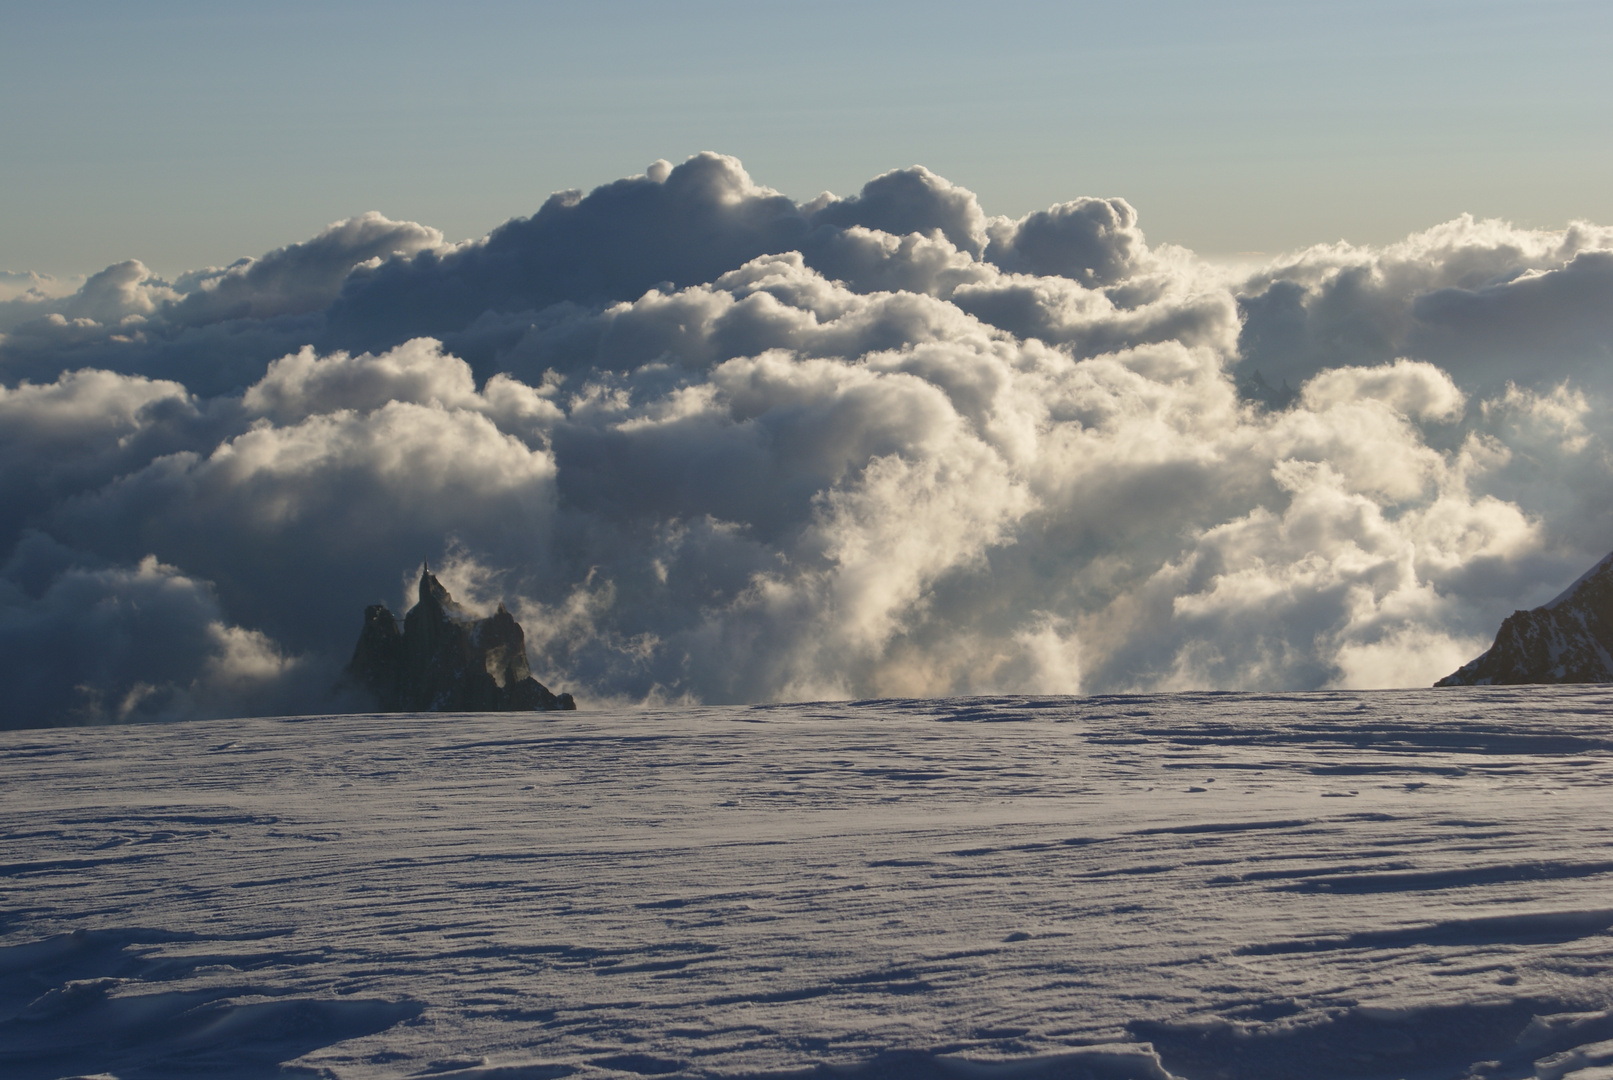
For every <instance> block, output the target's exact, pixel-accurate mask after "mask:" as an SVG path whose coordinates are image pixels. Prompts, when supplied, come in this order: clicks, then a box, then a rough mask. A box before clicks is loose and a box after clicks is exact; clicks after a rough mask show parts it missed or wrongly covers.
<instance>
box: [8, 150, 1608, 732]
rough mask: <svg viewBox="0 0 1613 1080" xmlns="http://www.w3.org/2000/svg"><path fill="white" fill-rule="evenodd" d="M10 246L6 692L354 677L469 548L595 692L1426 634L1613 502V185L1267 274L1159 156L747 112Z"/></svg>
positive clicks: (287, 695)
mask: <svg viewBox="0 0 1613 1080" xmlns="http://www.w3.org/2000/svg"><path fill="white" fill-rule="evenodd" d="M13 277H15V278H16V280H17V282H18V283H19V286H18V288H16V289H12V290H11V291H10V292H8V293H6V294H5V295H4V296H0V332H3V333H4V337H3V338H0V559H3V561H4V564H3V568H0V686H3V687H5V690H4V695H5V700H4V708H5V716H4V719H3V723H5V724H6V725H13V726H14V725H20V724H32V723H48V722H65V721H74V720H77V721H93V720H107V719H122V718H152V717H178V716H191V715H227V714H244V713H257V712H283V711H304V710H306V711H314V710H324V709H331V708H345V707H355V703H353V702H352V701H350V700H346V699H341V698H338V697H333V696H332V690H331V688H332V686H333V684H334V683H335V681H336V675H337V673H338V672H339V669H340V667H341V665H342V664H343V663H344V662H345V660H346V658H347V653H348V651H349V650H350V649H351V647H352V641H353V640H354V638H355V637H356V634H357V630H358V625H359V620H360V615H361V612H362V610H363V607H364V605H365V604H367V603H373V602H376V601H379V600H385V601H388V602H390V603H392V604H393V605H394V606H400V605H401V604H402V603H403V602H404V594H405V582H406V579H407V578H409V577H410V576H412V574H413V573H414V572H415V571H416V570H417V569H418V567H419V565H420V561H421V560H422V559H423V558H429V559H430V560H431V562H432V565H433V567H436V568H440V569H441V570H442V572H443V573H442V576H443V577H444V580H445V582H446V583H447V584H449V586H450V588H452V589H453V590H454V591H455V593H456V595H463V596H465V597H467V598H468V599H469V600H470V601H471V603H472V604H473V605H476V604H480V605H491V604H493V603H496V602H497V601H498V600H500V599H503V600H504V601H506V602H507V603H508V604H509V605H510V607H511V609H512V610H513V611H515V613H516V614H517V616H518V617H519V618H520V619H521V620H522V622H523V624H524V625H525V626H526V628H527V630H528V638H529V642H530V644H531V647H532V650H533V654H534V655H533V657H532V660H533V667H534V672H535V673H536V674H538V676H539V678H540V679H543V680H544V681H545V682H546V683H548V684H549V685H551V686H553V687H556V688H559V689H568V690H571V691H573V692H574V693H576V694H577V695H578V697H579V700H580V701H582V702H583V703H584V705H585V706H586V704H587V702H588V701H590V700H593V701H598V700H601V699H613V700H646V699H656V700H692V701H708V702H728V701H758V700H772V699H782V698H814V697H847V696H850V697H868V696H883V695H938V694H971V693H985V692H992V691H1041V692H1068V693H1076V692H1100V691H1123V690H1141V689H1152V688H1160V687H1181V688H1185V687H1222V688H1270V689H1278V688H1283V689H1302V688H1311V687H1322V686H1331V685H1349V686H1357V687H1367V686H1388V685H1407V684H1421V683H1428V682H1431V681H1432V680H1433V679H1434V678H1436V677H1438V676H1439V675H1442V674H1445V673H1446V672H1448V671H1449V670H1451V669H1453V668H1454V667H1456V666H1457V665H1458V664H1459V663H1461V662H1462V661H1465V660H1466V659H1468V658H1470V657H1471V656H1472V655H1473V654H1475V653H1476V652H1478V651H1480V650H1481V649H1482V647H1483V646H1484V645H1485V644H1486V643H1487V642H1486V640H1485V638H1486V635H1487V634H1488V633H1491V632H1493V629H1494V626H1495V625H1496V623H1497V622H1498V621H1499V619H1500V617H1501V616H1502V615H1504V614H1506V613H1507V612H1509V611H1511V610H1512V609H1513V608H1514V607H1516V606H1520V605H1526V604H1532V603H1537V602H1539V601H1541V600H1543V599H1545V598H1546V597H1547V596H1549V595H1551V594H1552V593H1553V592H1555V591H1556V590H1557V589H1559V588H1560V587H1561V586H1562V585H1563V584H1564V583H1566V581H1567V580H1569V579H1571V578H1572V577H1573V576H1574V575H1575V574H1576V573H1577V572H1578V571H1579V570H1580V569H1583V566H1584V565H1589V563H1590V562H1591V561H1594V559H1595V558H1598V557H1600V556H1601V555H1603V554H1605V553H1606V551H1607V549H1608V548H1609V547H1613V512H1610V509H1609V508H1610V507H1613V499H1610V498H1609V496H1610V495H1613V490H1610V489H1613V483H1610V479H1613V470H1610V469H1609V457H1608V435H1609V432H1608V424H1607V422H1606V421H1605V420H1604V419H1603V418H1604V417H1606V416H1607V415H1608V412H1607V409H1606V404H1607V402H1608V399H1609V395H1610V393H1613V380H1610V379H1609V377H1608V373H1609V371H1610V370H1613V369H1610V366H1609V359H1610V358H1609V356H1608V350H1609V342H1610V341H1613V321H1610V316H1609V314H1608V313H1609V312H1613V230H1610V229H1605V228H1601V227H1598V226H1592V225H1588V224H1576V225H1574V226H1572V227H1571V228H1569V229H1568V230H1567V231H1566V232H1562V233H1543V232H1531V231H1527V230H1519V229H1515V228H1512V227H1510V226H1508V225H1506V224H1504V223H1501V222H1491V221H1486V222H1476V221H1473V220H1470V219H1466V218H1464V219H1459V220H1457V221H1454V222H1450V223H1447V224H1445V225H1441V226H1438V227H1436V228H1433V229H1430V230H1429V231H1428V232H1426V233H1422V234H1418V235H1416V236H1412V237H1409V238H1407V239H1406V240H1405V241H1403V242H1401V243H1399V244H1396V245H1392V246H1390V247H1387V248H1383V249H1368V248H1355V247H1349V246H1345V245H1334V246H1327V247H1318V248H1314V249H1311V250H1309V251H1305V252H1300V253H1298V254H1296V255H1293V256H1289V257H1286V258H1283V259H1279V260H1277V261H1276V262H1274V263H1272V264H1271V265H1269V266H1267V267H1265V268H1263V269H1261V270H1260V271H1259V272H1257V273H1254V274H1241V273H1234V272H1231V271H1228V270H1226V269H1223V268H1219V267H1217V266H1214V265H1211V264H1209V263H1206V262H1204V261H1202V260H1200V259H1198V258H1197V257H1195V256H1194V255H1193V254H1192V253H1191V252H1188V251H1185V250H1182V249H1177V248H1171V247H1168V246H1165V247H1159V246H1150V245H1149V244H1148V242H1147V240H1146V238H1145V236H1144V234H1143V232H1142V231H1141V229H1140V227H1139V223H1138V216H1137V213H1136V211H1135V210H1134V209H1133V208H1132V207H1131V206H1130V205H1129V204H1127V203H1126V202H1125V201H1124V200H1122V199H1116V198H1106V199H1097V198H1080V199H1075V200H1073V201H1070V202H1066V203H1062V204H1059V205H1057V206H1054V207H1051V208H1049V209H1047V210H1045V211H1039V212H1037V213H1033V214H1030V215H1027V216H1026V217H1024V218H1021V219H1018V220H1011V219H1008V218H1002V217H990V216H988V215H987V214H986V213H985V212H984V210H983V209H982V208H981V207H980V206H979V204H978V202H977V200H976V199H975V197H974V196H973V194H971V193H970V192H969V191H967V190H965V189H963V188H960V187H958V186H956V185H954V184H951V183H949V182H948V181H946V180H944V179H942V178H940V177H938V176H935V175H934V174H932V173H930V172H929V171H927V170H925V169H923V168H912V169H905V170H899V171H896V172H892V173H887V174H885V175H884V176H880V177H877V178H875V179H874V180H872V181H870V182H869V183H868V184H867V185H866V186H865V187H864V188H863V190H862V191H861V192H860V193H858V194H857V195H855V196H852V197H849V198H836V197H834V196H831V195H827V194H825V195H823V196H820V197H819V198H817V199H815V200H812V201H810V202H807V203H804V204H797V203H795V202H793V201H792V200H790V199H788V198H786V197H784V196H782V195H779V194H778V193H776V192H773V191H770V190H768V189H767V188H765V187H761V186H759V185H758V184H756V183H755V182H754V181H753V180H752V179H751V178H750V177H749V176H748V175H747V174H746V173H745V171H744V169H743V168H742V167H741V166H740V164H739V163H738V162H737V161H735V160H733V159H732V158H726V157H721V156H718V155H713V154H704V155H700V156H697V157H695V158H691V159H690V160H689V161H687V162H685V163H683V164H681V165H678V166H676V167H673V166H671V165H669V164H668V163H666V162H656V163H655V164H654V165H652V166H651V167H650V168H649V169H648V170H647V171H646V173H645V175H642V176H637V177H631V178H628V179H625V180H620V181H617V182H616V183H613V184H610V185H606V186H605V187H602V188H599V189H597V190H595V191H593V192H591V193H588V194H587V195H583V194H581V193H578V192H563V193H560V194H558V195H555V196H553V197H551V198H550V199H549V200H548V201H547V202H545V203H544V204H543V206H542V207H541V208H540V209H539V210H538V212H537V213H536V214H534V215H533V216H532V217H530V218H525V219H520V220H515V221H511V222H509V223H507V224H505V225H504V226H502V227H500V228H499V229H497V230H495V231H494V232H493V233H492V234H490V235H489V236H487V237H485V238H484V239H482V240H479V241H474V242H470V243H465V244H457V245H456V244H448V243H445V242H444V241H443V238H442V236H441V234H439V233H438V232H436V231H435V230H433V229H430V228H427V227H425V226H421V225H416V224H413V223H408V222H393V221H389V220H387V219H386V218H384V217H382V216H380V215H378V214H373V213H372V214H366V215H363V216H361V217H358V218H354V219H351V220H349V221H345V222H339V223H337V224H335V225H332V226H331V227H330V228H328V229H326V230H325V231H324V232H322V233H321V234H319V235H318V236H316V237H314V238H312V239H310V240H308V241H305V242H303V243H299V244H292V245H289V246H287V247H285V248H281V249H279V250H277V251H274V252H270V253H269V254H267V255H265V256H263V257H262V258H260V259H256V260H250V259H247V260H242V261H241V262H239V263H236V264H235V265H233V266H230V267H225V268H222V269H216V268H215V269H206V270H201V271H197V272H195V273H191V274H187V275H185V276H183V277H181V278H180V279H178V280H175V281H172V282H169V281H162V280H159V279H157V278H156V277H154V276H153V275H152V274H150V273H149V272H148V271H147V270H146V269H145V267H144V266H142V265H141V264H140V263H138V262H127V263H122V264H119V265H117V266H113V267H109V268H107V269H106V270H104V271H101V272H100V273H98V274H95V275H92V276H91V277H89V278H88V279H86V280H85V281H84V283H83V285H82V287H81V288H79V289H78V290H77V291H75V292H71V293H67V292H65V290H62V289H54V290H52V289H45V288H39V287H34V286H33V285H29V286H28V287H27V288H26V289H24V288H22V287H21V284H20V283H21V282H23V280H24V277H25V275H13ZM29 280H30V281H31V280H32V279H29ZM1256 371H1258V372H1259V374H1260V375H1261V377H1262V379H1263V384H1262V383H1257V382H1255V381H1254V380H1253V376H1254V375H1255V373H1256ZM1285 382H1286V384H1287V388H1288V392H1286V393H1285V392H1283V390H1282V387H1283V384H1284V383H1285ZM1262 385H1263V386H1264V389H1259V387H1260V386H1262ZM1240 387H1241V388H1242V389H1241V390H1240ZM1251 387H1255V388H1256V389H1253V390H1252V389H1251Z"/></svg>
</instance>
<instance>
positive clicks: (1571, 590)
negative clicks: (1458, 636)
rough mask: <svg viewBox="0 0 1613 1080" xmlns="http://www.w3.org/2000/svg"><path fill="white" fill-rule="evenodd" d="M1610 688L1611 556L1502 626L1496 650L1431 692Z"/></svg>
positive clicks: (1612, 677) (1612, 679) (1612, 661)
mask: <svg viewBox="0 0 1613 1080" xmlns="http://www.w3.org/2000/svg"><path fill="white" fill-rule="evenodd" d="M1605 682H1613V554H1610V555H1608V556H1607V558H1605V559H1603V560H1602V561H1601V562H1599V563H1597V564H1596V565H1595V566H1593V567H1591V568H1590V569H1589V570H1587V571H1586V572H1585V573H1584V575H1582V576H1581V577H1580V579H1579V580H1578V581H1576V582H1574V583H1573V584H1572V585H1570V586H1569V587H1568V588H1567V589H1565V590H1563V592H1562V593H1561V594H1560V595H1559V596H1557V597H1556V599H1554V600H1551V601H1549V602H1547V603H1545V604H1542V605H1541V606H1540V607H1537V608H1535V609H1534V610H1532V611H1515V612H1513V613H1512V614H1511V615H1509V616H1507V618H1506V620H1505V621H1504V622H1502V624H1501V629H1500V631H1499V632H1498V633H1497V634H1496V635H1495V644H1494V645H1492V646H1491V647H1490V650H1489V651H1488V652H1486V653H1485V654H1484V655H1483V656H1480V657H1479V658H1478V659H1476V660H1473V661H1470V662H1469V663H1467V664H1464V665H1462V666H1461V667H1460V668H1458V669H1457V670H1456V671H1454V672H1452V673H1451V674H1449V675H1447V676H1445V677H1444V678H1443V679H1441V680H1439V682H1437V683H1435V684H1434V685H1435V686H1501V685H1508V684H1517V683H1605Z"/></svg>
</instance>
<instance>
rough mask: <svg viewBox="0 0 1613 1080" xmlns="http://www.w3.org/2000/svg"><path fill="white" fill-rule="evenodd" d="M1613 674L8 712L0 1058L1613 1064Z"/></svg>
mask: <svg viewBox="0 0 1613 1080" xmlns="http://www.w3.org/2000/svg"><path fill="white" fill-rule="evenodd" d="M1610 715H1613V689H1609V688H1604V687H1528V688H1504V687H1484V688H1460V689H1450V690H1440V691H1431V690H1425V691H1415V692H1370V693H1345V692H1337V693H1311V694H1279V695H1257V694H1171V695H1156V696H1129V697H1099V698H1067V697H1037V698H1025V697H996V698H970V699H956V700H941V701H937V700H924V701H921V700H884V701H864V702H838V703H816V704H793V705H773V706H750V707H711V708H680V709H660V710H655V709H652V710H647V711H644V710H638V711H627V710H623V711H614V712H613V711H595V712H578V713H551V714H543V715H515V714H493V715H458V716H440V715H434V716H407V715H405V716H395V715H394V716H384V717H378V716H358V715H347V716H324V717H305V718H294V719H253V720H217V721H197V722H191V723H182V724H171V725H160V726H159V725H152V726H122V727H109V728H96V729H51V730H26V731H12V732H4V733H0V837H3V846H0V1075H3V1076H5V1077H8V1078H13V1080H35V1078H41V1080H43V1078H56V1077H64V1076H91V1075H93V1076H101V1077H107V1076H112V1077H117V1078H119V1080H143V1078H166V1077H178V1076H202V1077H222V1078H245V1077H272V1076H282V1075H291V1076H325V1077H337V1078H342V1080H359V1078H372V1077H433V1078H444V1077H449V1078H469V1077H478V1078H495V1077H496V1078H500V1080H523V1078H550V1077H560V1076H568V1075H570V1076H577V1077H580V1078H592V1077H637V1076H646V1075H650V1076H654V1075H667V1076H688V1077H798V1078H805V1077H814V1078H823V1080H827V1078H830V1077H848V1078H869V1080H872V1078H875V1077H905V1078H915V1080H923V1078H941V1077H1045V1078H1072V1080H1074V1078H1092V1080H1121V1078H1133V1080H1166V1078H1168V1077H1181V1078H1186V1080H1214V1078H1224V1080H1256V1078H1261V1080H1263V1078H1291V1077H1295V1078H1297V1077H1308V1078H1321V1080H1327V1078H1338V1080H1365V1078H1383V1080H1396V1078H1406V1080H1414V1078H1436V1077H1438V1078H1446V1077H1448V1078H1453V1080H1454V1078H1458V1077H1462V1078H1475V1080H1476V1078H1480V1077H1496V1078H1506V1077H1514V1078H1536V1080H1559V1078H1564V1077H1567V1078H1570V1080H1605V1078H1606V1077H1609V1076H1613V1011H1610V1009H1609V1007H1610V1006H1613V980H1610V978H1609V976H1610V971H1613V895H1610V892H1609V886H1610V884H1613V812H1610V802H1609V799H1608V794H1607V791H1608V783H1609V780H1610V778H1613V730H1610V725H1609V723H1608V718H1609V716H1610Z"/></svg>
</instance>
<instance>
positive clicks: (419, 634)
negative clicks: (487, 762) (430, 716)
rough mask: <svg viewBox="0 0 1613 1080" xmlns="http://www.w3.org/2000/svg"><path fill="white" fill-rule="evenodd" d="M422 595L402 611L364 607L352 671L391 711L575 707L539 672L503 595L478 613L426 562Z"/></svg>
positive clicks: (353, 677)
mask: <svg viewBox="0 0 1613 1080" xmlns="http://www.w3.org/2000/svg"><path fill="white" fill-rule="evenodd" d="M423 565H424V568H423V569H422V570H421V573H420V587H419V599H418V601H417V602H416V603H415V606H414V607H412V608H410V609H409V613H408V614H407V615H405V616H404V619H403V628H402V630H399V628H398V618H397V616H396V615H394V614H392V612H391V611H389V610H387V608H386V607H385V606H384V605H381V604H374V605H371V606H370V607H368V608H366V609H365V610H364V629H363V630H362V631H360V633H359V638H358V645H357V646H356V647H355V648H354V649H353V659H352V660H351V661H350V662H349V663H348V665H347V676H348V678H349V679H351V680H352V681H353V682H356V683H357V684H358V685H360V686H362V687H364V688H365V689H366V690H368V691H369V692H370V693H371V694H372V695H374V697H375V699H376V703H377V705H378V706H379V707H380V709H381V710H382V711H383V712H509V711H524V710H553V709H575V708H576V707H577V706H576V703H575V702H574V701H573V700H572V697H571V695H570V694H559V695H556V694H553V693H551V692H550V691H549V689H548V687H546V686H544V685H543V684H542V683H540V682H538V681H537V680H536V679H534V678H533V677H532V671H531V669H530V668H529V667H528V665H527V658H526V635H525V634H524V633H523V632H522V630H521V624H520V623H518V622H516V621H515V617H514V616H513V615H511V614H510V613H509V610H508V609H507V608H505V606H504V605H503V604H502V603H500V604H499V606H498V610H497V611H496V612H494V613H493V614H492V615H490V616H488V617H487V618H485V619H476V618H473V617H471V616H470V615H468V614H467V613H466V612H465V609H464V608H462V607H460V606H459V604H457V603H455V602H454V598H453V597H452V596H451V595H449V593H448V590H447V589H445V588H443V585H442V583H441V582H440V581H438V580H437V579H436V577H435V576H433V575H432V573H431V568H430V566H429V564H423Z"/></svg>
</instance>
